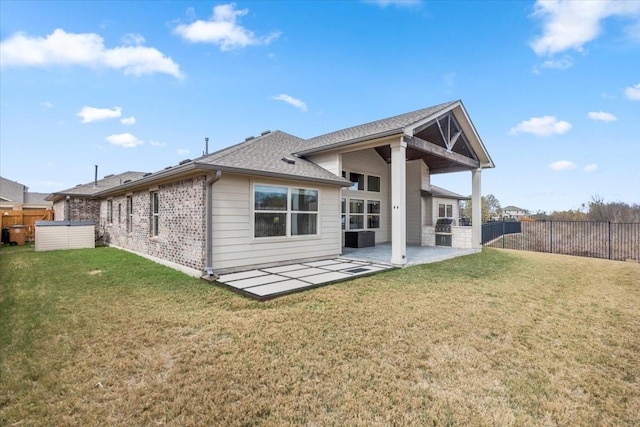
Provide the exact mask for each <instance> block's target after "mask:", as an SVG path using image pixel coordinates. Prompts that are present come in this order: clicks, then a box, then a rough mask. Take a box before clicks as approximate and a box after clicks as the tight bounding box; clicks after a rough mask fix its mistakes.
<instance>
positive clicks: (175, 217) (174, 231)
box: [100, 176, 206, 270]
mask: <svg viewBox="0 0 640 427" xmlns="http://www.w3.org/2000/svg"><path fill="white" fill-rule="evenodd" d="M153 191H158V196H159V213H160V214H159V223H158V225H159V226H158V231H159V233H158V236H152V226H151V225H152V209H151V201H152V193H153ZM130 196H131V198H132V201H133V222H132V225H133V227H132V231H131V233H127V221H128V218H127V196H126V195H121V196H117V197H113V198H111V200H112V204H113V220H112V222H111V224H108V223H107V205H108V204H107V200H106V199H105V200H102V202H101V204H100V226H101V228H103V229H104V239H105V242H106V243H110V244H113V245H116V246H119V247H122V248H126V249H129V250H132V251H135V252H139V253H142V254H146V255H151V256H154V257H157V258H161V259H164V260H167V261H171V262H174V263H177V264H180V265H184V266H186V267H189V268H193V269H196V270H203V269H204V267H205V262H206V259H205V257H206V253H205V233H206V223H205V215H206V177H205V176H198V177H194V178H188V179H184V180H181V181H176V182H173V183H168V184H163V185H160V186H159V187H155V188H154V187H152V188H147V189H144V190H137V191H134V192H133V193H131V194H130Z"/></svg>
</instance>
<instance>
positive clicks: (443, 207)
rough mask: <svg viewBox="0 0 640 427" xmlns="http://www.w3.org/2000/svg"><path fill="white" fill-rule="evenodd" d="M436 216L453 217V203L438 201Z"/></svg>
mask: <svg viewBox="0 0 640 427" xmlns="http://www.w3.org/2000/svg"><path fill="white" fill-rule="evenodd" d="M438 218H453V205H448V204H445V203H439V204H438Z"/></svg>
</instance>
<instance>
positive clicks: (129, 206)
mask: <svg viewBox="0 0 640 427" xmlns="http://www.w3.org/2000/svg"><path fill="white" fill-rule="evenodd" d="M131 232H133V197H132V196H127V233H131Z"/></svg>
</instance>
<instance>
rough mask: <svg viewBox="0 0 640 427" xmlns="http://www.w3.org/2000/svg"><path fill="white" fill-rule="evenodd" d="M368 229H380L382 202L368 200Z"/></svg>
mask: <svg viewBox="0 0 640 427" xmlns="http://www.w3.org/2000/svg"><path fill="white" fill-rule="evenodd" d="M367 228H380V200H367Z"/></svg>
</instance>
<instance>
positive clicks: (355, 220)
mask: <svg viewBox="0 0 640 427" xmlns="http://www.w3.org/2000/svg"><path fill="white" fill-rule="evenodd" d="M363 228H364V200H362V199H349V230H361V229H363Z"/></svg>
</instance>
